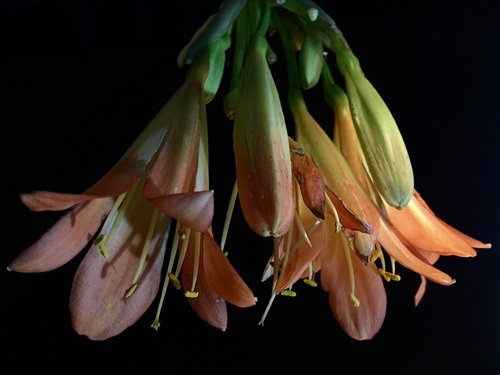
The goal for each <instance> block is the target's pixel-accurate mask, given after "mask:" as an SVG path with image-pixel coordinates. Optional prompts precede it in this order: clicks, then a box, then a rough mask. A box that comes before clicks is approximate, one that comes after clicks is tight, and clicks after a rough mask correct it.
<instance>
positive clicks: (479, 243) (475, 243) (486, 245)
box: [413, 190, 491, 249]
mask: <svg viewBox="0 0 500 375" xmlns="http://www.w3.org/2000/svg"><path fill="white" fill-rule="evenodd" d="M413 198H414V199H416V200H417V201H418V202H419V203H420V204H421V205H422V206H423V208H425V209H427V210H428V211H429V213H430V214H433V215H435V214H434V212H433V211H432V210H431V208H430V207H429V206H428V205H427V203H426V202H425V201H424V199H423V198H422V196H421V195H420V194H419V193H418V192H417V191H416V190H415V191H414V192H413ZM435 217H436V219H437V220H439V221H440V222H441V223H442V224H443V225H444V226H445V227H446V228H448V229H449V230H450V231H452V232H453V233H454V234H455V235H457V236H458V237H460V238H461V239H462V240H463V241H465V242H466V243H467V244H469V246H472V247H474V248H476V249H490V248H491V244H490V243H484V242H482V241H479V240H477V239H475V238H473V237H470V236H468V235H467V234H465V233H462V232H461V231H459V230H458V229H456V228H455V227H452V226H451V225H450V224H448V223H446V222H445V221H444V220H442V219H440V218H439V217H438V216H435Z"/></svg>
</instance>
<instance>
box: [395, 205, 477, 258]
mask: <svg viewBox="0 0 500 375" xmlns="http://www.w3.org/2000/svg"><path fill="white" fill-rule="evenodd" d="M387 211H388V215H389V218H390V219H391V221H392V222H393V226H394V227H396V228H397V230H398V231H399V232H400V233H401V234H402V235H403V236H404V237H405V238H406V239H407V240H408V241H409V242H410V243H411V244H412V245H413V246H415V247H416V248H418V249H422V250H427V251H433V252H436V253H439V254H443V255H456V256H462V257H470V256H475V255H476V251H475V250H474V249H473V248H472V247H471V246H470V245H469V244H468V243H467V242H466V241H464V240H463V239H462V237H461V236H458V235H456V233H455V232H453V231H450V230H449V229H448V227H447V226H445V225H443V223H442V221H440V220H438V218H437V216H435V215H434V214H433V213H432V212H431V211H429V210H428V209H427V208H426V206H424V205H422V204H420V202H419V201H418V200H417V199H415V198H414V197H412V199H410V202H409V203H408V205H407V206H406V207H405V208H404V209H402V210H399V209H395V208H392V207H390V206H388V207H387Z"/></svg>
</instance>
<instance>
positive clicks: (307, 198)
mask: <svg viewBox="0 0 500 375" xmlns="http://www.w3.org/2000/svg"><path fill="white" fill-rule="evenodd" d="M290 156H291V160H292V172H293V175H294V176H295V179H296V180H297V182H298V184H299V186H300V191H301V195H302V198H303V199H304V203H305V204H306V206H307V207H309V209H310V210H311V211H312V212H313V213H314V215H316V216H317V217H319V218H320V219H324V218H325V183H324V182H323V177H322V176H321V172H320V171H319V169H318V168H317V167H316V165H314V162H313V161H312V160H311V158H310V157H309V156H308V155H307V154H306V153H305V151H304V150H303V149H302V148H300V147H299V145H298V144H297V142H295V141H294V140H292V139H290Z"/></svg>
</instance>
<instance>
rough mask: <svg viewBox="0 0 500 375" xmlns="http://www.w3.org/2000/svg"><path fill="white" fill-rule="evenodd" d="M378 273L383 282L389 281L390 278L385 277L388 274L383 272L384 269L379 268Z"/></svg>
mask: <svg viewBox="0 0 500 375" xmlns="http://www.w3.org/2000/svg"><path fill="white" fill-rule="evenodd" d="M378 273H379V274H380V276H382V277H383V278H384V280H385V281H391V278H390V277H389V276H388V275H387V274H388V272H385V270H384V269H382V268H379V269H378Z"/></svg>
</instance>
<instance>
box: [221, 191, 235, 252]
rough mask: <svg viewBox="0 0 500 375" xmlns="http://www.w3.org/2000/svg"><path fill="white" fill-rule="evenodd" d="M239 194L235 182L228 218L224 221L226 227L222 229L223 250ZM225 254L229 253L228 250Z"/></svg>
mask: <svg viewBox="0 0 500 375" xmlns="http://www.w3.org/2000/svg"><path fill="white" fill-rule="evenodd" d="M237 196H238V184H237V183H236V182H235V183H234V187H233V192H232V193H231V198H230V199H229V206H228V208H227V212H226V220H225V221H224V229H223V230H222V238H221V240H220V248H221V249H222V250H224V245H225V244H226V239H227V234H228V232H229V223H230V222H231V217H232V216H233V211H234V205H235V202H236V197H237ZM224 254H226V255H227V252H226V253H224Z"/></svg>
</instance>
